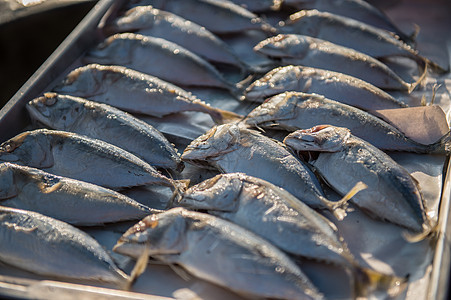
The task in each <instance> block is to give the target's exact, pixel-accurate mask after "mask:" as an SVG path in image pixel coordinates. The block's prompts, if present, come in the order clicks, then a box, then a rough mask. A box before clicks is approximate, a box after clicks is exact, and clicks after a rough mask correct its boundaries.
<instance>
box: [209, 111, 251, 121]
mask: <svg viewBox="0 0 451 300" xmlns="http://www.w3.org/2000/svg"><path fill="white" fill-rule="evenodd" d="M210 116H211V118H212V119H213V121H214V122H215V123H216V124H226V123H232V122H236V121H241V120H242V119H243V118H244V116H242V115H239V114H237V113H234V112H231V111H228V110H224V109H219V108H216V109H214V110H212V112H211V113H210Z"/></svg>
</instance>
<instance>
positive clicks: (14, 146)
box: [0, 129, 53, 168]
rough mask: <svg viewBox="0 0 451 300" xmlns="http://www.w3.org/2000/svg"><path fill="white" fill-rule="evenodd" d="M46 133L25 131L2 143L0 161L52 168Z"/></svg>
mask: <svg viewBox="0 0 451 300" xmlns="http://www.w3.org/2000/svg"><path fill="white" fill-rule="evenodd" d="M47 131H48V130H46V129H40V130H34V131H26V132H23V133H21V134H19V135H17V136H15V137H13V138H11V139H9V140H7V141H6V142H4V143H2V144H1V145H0V161H3V162H13V163H16V164H19V165H26V166H30V167H35V168H49V167H51V166H53V156H52V146H51V143H50V140H49V137H48V136H47V134H46V133H47Z"/></svg>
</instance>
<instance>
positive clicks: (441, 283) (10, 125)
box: [0, 0, 451, 299]
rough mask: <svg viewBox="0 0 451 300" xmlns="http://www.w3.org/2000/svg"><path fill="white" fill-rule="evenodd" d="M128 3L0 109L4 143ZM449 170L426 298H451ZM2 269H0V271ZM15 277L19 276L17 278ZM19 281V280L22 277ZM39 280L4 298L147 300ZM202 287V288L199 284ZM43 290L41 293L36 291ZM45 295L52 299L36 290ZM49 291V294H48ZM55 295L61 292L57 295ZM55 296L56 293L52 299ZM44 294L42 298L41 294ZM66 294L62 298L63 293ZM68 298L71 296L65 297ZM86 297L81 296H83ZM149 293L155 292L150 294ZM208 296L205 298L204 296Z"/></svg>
mask: <svg viewBox="0 0 451 300" xmlns="http://www.w3.org/2000/svg"><path fill="white" fill-rule="evenodd" d="M123 3H124V1H113V0H101V1H99V2H98V4H97V5H96V6H95V7H94V8H93V9H92V11H91V12H90V13H89V14H88V15H87V16H86V17H85V18H84V20H83V21H82V22H81V23H80V24H79V25H78V26H77V27H76V29H75V30H74V31H73V32H72V33H71V34H70V35H69V36H68V37H67V38H66V40H65V41H64V42H63V43H62V44H61V45H60V46H59V47H58V49H57V50H56V51H55V52H54V53H53V54H52V55H51V56H50V57H49V58H48V60H47V61H46V62H45V63H44V64H43V65H42V66H41V67H40V68H39V69H38V70H37V71H36V72H35V74H34V75H33V76H32V77H31V78H30V79H29V80H28V81H27V82H26V83H25V84H24V86H23V87H22V88H21V89H20V90H19V91H18V92H17V93H16V94H15V95H14V96H13V98H12V99H11V100H10V101H9V102H8V103H7V104H6V105H5V106H4V107H3V108H2V109H1V110H0V141H4V140H6V139H8V138H10V137H13V136H14V135H16V134H18V133H19V132H21V131H23V130H24V129H25V128H26V127H27V126H29V118H28V115H27V113H26V110H25V108H24V107H25V104H26V103H27V102H28V101H30V100H32V99H33V98H35V97H37V96H40V95H41V94H42V93H43V92H45V91H48V90H49V87H51V86H53V85H54V84H55V83H56V82H59V81H60V80H61V78H62V77H63V76H64V75H65V74H67V73H68V71H70V70H72V69H73V68H75V67H77V66H79V65H81V62H80V57H81V56H82V55H83V53H84V52H85V51H86V50H87V49H89V48H90V47H92V46H94V45H96V44H97V43H99V42H100V41H102V40H103V35H102V33H101V31H100V30H99V27H98V26H99V23H102V22H104V21H105V19H107V18H108V17H109V16H110V15H114V14H115V11H116V10H117V9H119V8H120V7H121V6H122V5H123ZM450 171H451V169H450V166H449V164H448V163H446V168H445V169H444V172H443V178H444V180H443V189H442V193H441V200H440V207H439V227H440V233H439V235H438V238H437V241H436V244H435V250H434V253H433V263H432V265H431V271H430V273H429V274H430V275H429V279H428V280H427V283H426V284H425V286H427V292H426V293H425V294H426V295H427V296H426V298H427V299H446V296H447V293H448V281H449V269H450V255H451V254H450V253H451V249H450V247H451V246H450V243H449V241H450V240H451V239H450V238H451V236H450V235H451V233H450V229H451V227H450V226H451V221H450V220H449V211H450V196H451V183H450V176H451V175H450ZM1 268H2V265H0V269H1ZM13 275H14V274H13ZM19 277H20V275H19ZM41 279H42V278H38V279H31V280H30V279H27V278H17V277H14V276H12V277H8V276H0V294H3V295H5V296H10V297H18V298H31V297H33V298H58V297H61V295H67V296H68V295H72V296H77V295H78V296H83V297H85V298H89V297H91V298H93V299H94V298H96V299H98V298H97V297H100V295H108V296H107V297H106V298H108V299H111V298H118V299H123V298H129V299H135V298H144V297H147V295H144V294H137V293H127V292H124V293H122V292H117V291H116V290H108V289H103V288H101V289H100V288H99V289H96V288H95V287H87V286H84V287H86V289H85V290H84V291H83V288H80V287H83V286H77V285H71V284H67V285H65V284H64V283H58V282H55V281H41ZM196 284H199V285H202V283H196ZM36 287H41V289H39V288H36ZM199 289H200V290H202V292H199V293H198V294H197V296H200V297H206V298H208V297H210V298H211V297H213V295H214V298H216V299H218V298H223V299H227V297H228V296H231V295H228V294H227V292H226V291H225V290H222V289H215V288H210V287H207V288H204V287H203V288H199ZM42 290H45V291H46V293H47V294H45V293H40V292H37V291H42ZM49 291H50V292H49ZM55 291H56V292H55ZM52 292H55V293H53V294H52ZM38 293H39V294H38ZM60 293H62V294H60ZM64 293H67V294H64ZM80 293H81V294H80ZM149 293H152V292H151V291H150V292H149ZM202 293H203V294H202ZM172 296H173V297H182V298H186V297H190V296H193V294H192V293H191V294H190V293H186V294H183V293H181V294H178V295H174V294H173V295H172Z"/></svg>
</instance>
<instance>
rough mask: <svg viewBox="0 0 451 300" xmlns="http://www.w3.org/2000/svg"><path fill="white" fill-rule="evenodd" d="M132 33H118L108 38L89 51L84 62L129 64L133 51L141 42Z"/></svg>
mask: <svg viewBox="0 0 451 300" xmlns="http://www.w3.org/2000/svg"><path fill="white" fill-rule="evenodd" d="M136 36H137V35H135V34H133V33H118V34H115V35H113V36H110V37H108V38H106V39H105V41H103V42H102V43H100V44H99V45H98V46H97V47H96V48H94V49H93V50H91V51H89V52H88V53H87V54H86V56H85V57H84V60H85V61H87V62H90V63H99V64H110V63H114V64H117V65H125V64H128V63H130V61H131V57H132V55H133V52H134V51H133V50H134V49H135V47H137V46H138V44H139V43H141V42H142V40H141V39H137V38H136Z"/></svg>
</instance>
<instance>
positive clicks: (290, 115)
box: [244, 92, 449, 154]
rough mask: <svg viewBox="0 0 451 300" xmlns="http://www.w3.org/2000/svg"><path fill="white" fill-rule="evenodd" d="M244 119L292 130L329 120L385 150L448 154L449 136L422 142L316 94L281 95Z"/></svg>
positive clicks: (366, 114)
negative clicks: (432, 142) (431, 142)
mask: <svg viewBox="0 0 451 300" xmlns="http://www.w3.org/2000/svg"><path fill="white" fill-rule="evenodd" d="M244 122H245V123H246V124H247V125H249V126H253V127H258V128H264V129H278V130H285V131H289V132H293V131H296V130H300V129H308V128H311V127H313V126H315V125H321V124H322V123H327V124H329V125H334V126H339V127H346V128H348V129H349V130H351V133H352V134H353V135H355V136H357V137H359V138H361V139H363V140H365V141H367V142H369V143H370V144H372V145H373V146H375V147H377V148H379V149H381V150H388V151H408V152H416V153H438V154H439V153H441V154H446V153H448V150H447V149H446V147H447V146H446V145H447V142H446V141H447V139H448V135H445V136H444V137H443V138H442V139H441V140H439V141H438V142H436V143H434V144H430V145H424V144H420V143H418V142H415V141H414V140H412V139H410V138H408V137H406V136H405V135H404V134H403V133H402V132H401V131H399V130H398V129H397V128H395V127H394V126H392V125H391V124H389V123H387V122H385V121H383V120H382V119H380V118H378V117H375V116H374V115H372V114H369V113H367V112H365V111H363V110H360V109H358V108H355V107H353V106H350V105H346V104H343V103H340V102H337V101H334V100H330V99H327V98H325V97H324V96H321V95H316V94H305V93H301V92H285V93H281V94H278V95H276V96H273V97H271V98H269V99H267V100H266V101H265V103H262V104H261V105H260V106H258V107H257V108H255V109H254V110H253V111H251V112H250V113H249V114H248V115H247V117H246V119H244ZM448 143H449V142H448Z"/></svg>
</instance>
